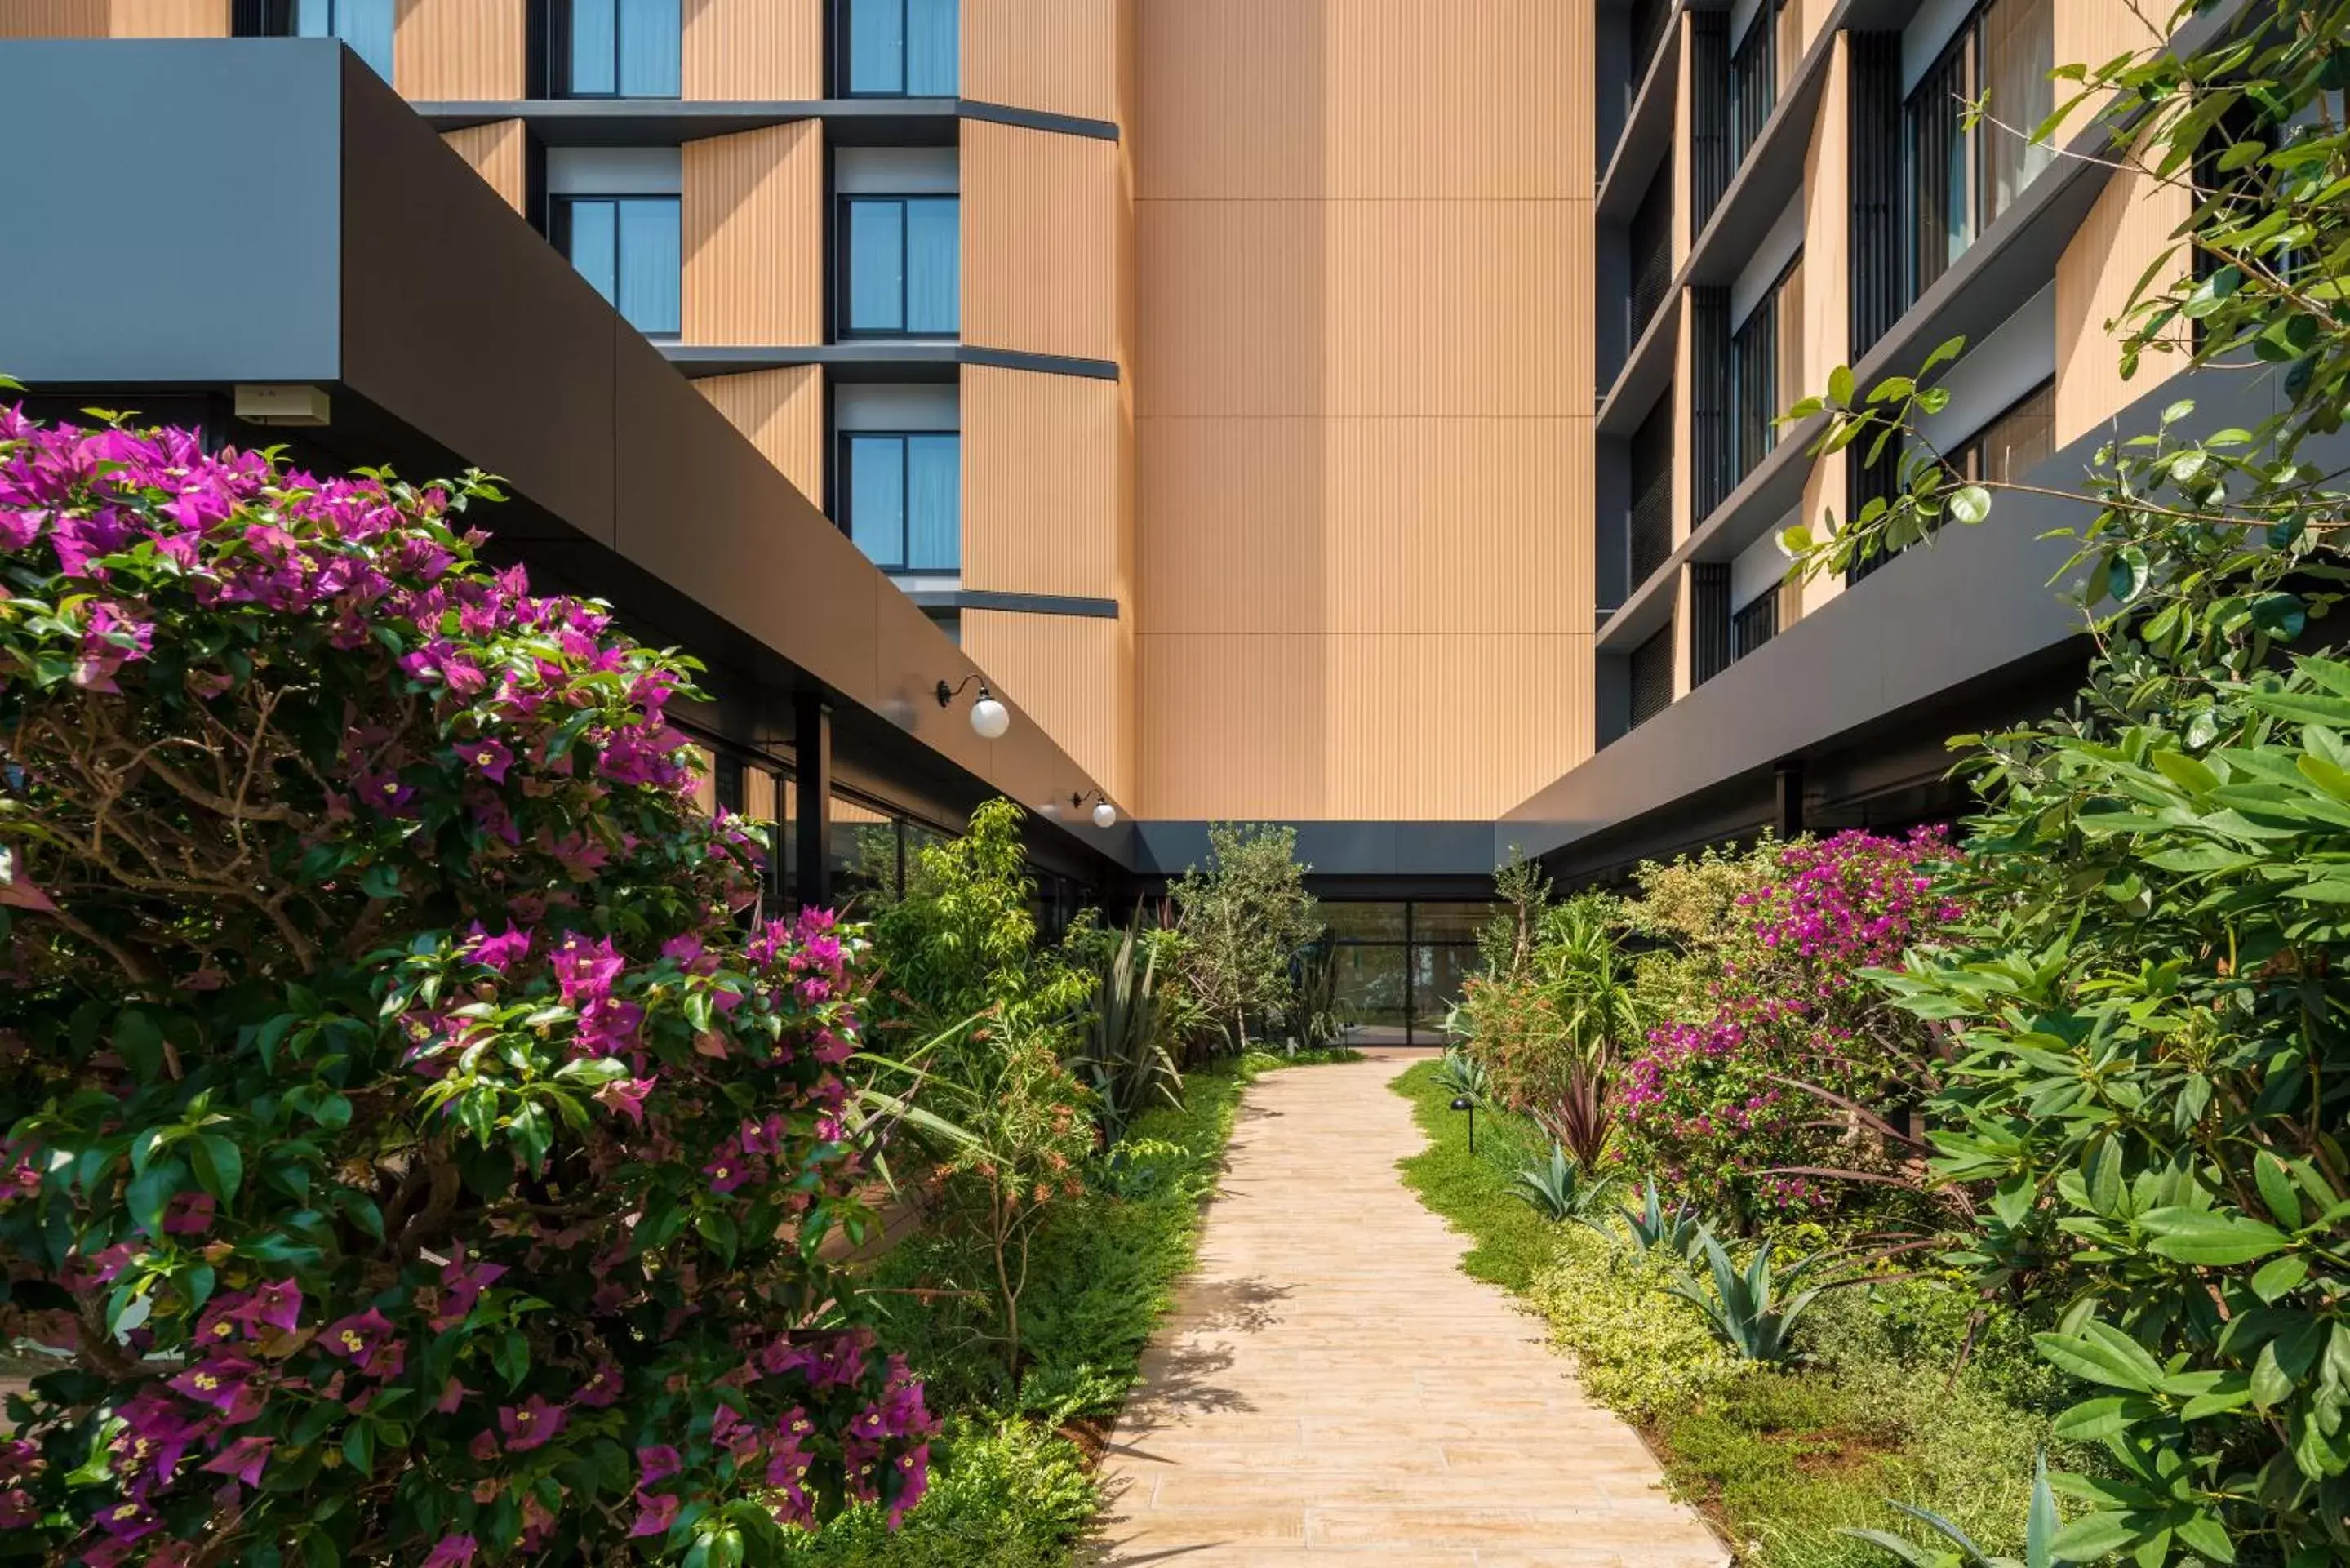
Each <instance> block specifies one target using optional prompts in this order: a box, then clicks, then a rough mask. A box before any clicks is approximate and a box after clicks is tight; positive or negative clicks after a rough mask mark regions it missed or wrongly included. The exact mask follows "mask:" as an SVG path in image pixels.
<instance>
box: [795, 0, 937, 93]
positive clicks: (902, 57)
mask: <svg viewBox="0 0 2350 1568" xmlns="http://www.w3.org/2000/svg"><path fill="white" fill-rule="evenodd" d="M896 3H897V6H898V40H899V43H898V80H899V84H900V85H899V88H898V90H897V91H895V92H889V91H887V90H883V89H879V88H863V89H862V90H860V89H858V88H857V87H856V86H855V85H854V81H855V77H854V69H855V66H856V56H855V54H854V52H853V50H854V43H855V37H856V29H855V27H854V26H853V25H852V23H851V16H852V14H853V13H854V12H855V10H856V8H857V6H858V4H859V0H832V4H831V5H829V6H828V7H827V11H828V13H829V15H830V18H831V22H832V36H833V47H832V50H831V55H832V76H833V82H832V87H833V93H832V96H833V97H835V98H839V99H866V100H871V99H881V100H884V101H887V100H889V99H926V98H957V97H960V96H961V95H962V0H954V3H953V12H954V21H955V32H954V45H955V50H954V52H955V79H954V85H953V86H952V87H951V88H950V89H949V90H948V91H946V92H942V93H939V92H920V93H918V92H916V91H914V90H913V88H911V87H910V86H909V85H906V80H907V77H908V76H909V75H910V71H909V68H908V67H909V62H910V57H911V56H912V53H913V50H912V44H913V28H912V26H910V24H909V22H908V20H907V16H908V12H909V10H910V6H911V5H912V0H896Z"/></svg>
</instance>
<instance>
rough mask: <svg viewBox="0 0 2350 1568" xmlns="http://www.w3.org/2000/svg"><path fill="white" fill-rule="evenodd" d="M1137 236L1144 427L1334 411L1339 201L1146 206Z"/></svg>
mask: <svg viewBox="0 0 2350 1568" xmlns="http://www.w3.org/2000/svg"><path fill="white" fill-rule="evenodd" d="M1146 156H1147V155H1146ZM1135 232H1136V244H1137V249H1138V252H1139V254H1138V257H1137V281H1138V292H1139V300H1138V304H1137V314H1138V318H1139V324H1138V327H1137V333H1138V336H1137V339H1136V346H1135V367H1134V373H1135V416H1136V418H1138V419H1141V420H1149V419H1154V418H1159V417H1161V416H1169V415H1202V414H1205V415H1217V416H1226V417H1230V416H1236V415H1258V416H1263V415H1284V414H1319V413H1323V412H1326V400H1325V396H1324V389H1325V386H1326V379H1327V378H1326V374H1325V370H1324V358H1323V356H1324V353H1325V351H1326V347H1327V345H1328V340H1329V330H1328V323H1327V317H1328V305H1327V298H1328V285H1327V281H1326V270H1327V263H1326V249H1327V247H1328V244H1329V213H1328V211H1327V203H1326V202H1295V201H1206V200H1201V201H1181V202H1138V203H1136V209H1135Z"/></svg>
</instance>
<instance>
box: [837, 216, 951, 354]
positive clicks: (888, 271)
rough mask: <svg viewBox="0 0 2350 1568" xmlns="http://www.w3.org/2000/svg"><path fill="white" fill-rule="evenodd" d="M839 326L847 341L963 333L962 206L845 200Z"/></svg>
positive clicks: (947, 335) (842, 227)
mask: <svg viewBox="0 0 2350 1568" xmlns="http://www.w3.org/2000/svg"><path fill="white" fill-rule="evenodd" d="M841 205H842V208H843V209H844V211H843V222H842V223H841V235H842V244H843V247H844V249H845V251H846V255H845V257H844V265H843V268H842V273H843V275H844V276H845V277H846V278H847V291H846V292H847V312H846V319H845V321H844V327H845V329H846V331H847V333H848V334H850V335H852V336H903V337H953V336H954V335H955V334H956V333H958V332H960V331H962V202H961V200H960V199H959V198H957V197H954V196H850V197H847V198H844V199H843V201H842V203H841Z"/></svg>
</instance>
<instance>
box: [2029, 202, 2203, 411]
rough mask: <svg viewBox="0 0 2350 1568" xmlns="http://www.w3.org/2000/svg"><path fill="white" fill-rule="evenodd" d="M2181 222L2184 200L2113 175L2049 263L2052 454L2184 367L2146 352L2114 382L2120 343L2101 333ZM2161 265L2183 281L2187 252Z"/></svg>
mask: <svg viewBox="0 0 2350 1568" xmlns="http://www.w3.org/2000/svg"><path fill="white" fill-rule="evenodd" d="M2189 216H2190V207H2189V202H2188V198H2187V193H2186V192H2184V191H2183V190H2181V189H2180V188H2178V186H2175V185H2164V184H2161V183H2159V182H2156V181H2155V180H2153V179H2151V178H2149V177H2147V176H2146V175H2143V174H2139V173H2137V172H2135V171H2132V172H2128V173H2123V174H2116V175H2115V176H2114V178H2113V180H2112V181H2111V182H2109V183H2108V184H2107V185H2106V189H2105V190H2104V192H2102V193H2100V194H2099V195H2098V197H2097V202H2096V205H2095V206H2094V207H2092V208H2090V209H2089V216H2088V218H2087V219H2086V220H2085V222H2084V223H2082V224H2081V227H2080V229H2079V231H2078V232H2076V233H2075V234H2074V236H2073V238H2072V240H2071V241H2070V242H2069V243H2068V244H2066V245H2065V247H2064V254H2063V255H2061V256H2059V257H2058V258H2057V259H2056V444H2057V445H2058V446H2060V447H2061V446H2064V444H2066V443H2067V442H2069V441H2074V440H2075V439H2077V438H2079V437H2081V436H2084V435H2086V434H2087V433H2088V432H2089V431H2092V430H2095V429H2096V428H2097V427H2098V426H2099V425H2102V424H2104V423H2105V422H2106V421H2108V420H2110V419H2112V418H2113V417H2114V416H2115V415H2116V414H2117V413H2119V412H2121V410H2123V409H2125V408H2126V407H2127V406H2128V405H2129V404H2131V403H2132V402H2135V401H2136V400H2137V399H2139V398H2141V397H2144V396H2145V395H2146V394H2147V392H2148V391H2150V390H2152V389H2154V388H2157V387H2159V386H2160V385H2162V383H2163V382H2164V381H2166V380H2168V379H2169V378H2170V377H2172V376H2173V375H2176V374H2177V373H2178V370H2179V369H2182V368H2183V367H2184V366H2185V364H2186V362H2187V356H2186V354H2185V353H2184V352H2183V351H2182V352H2174V353H2169V354H2164V353H2158V352H2157V351H2155V350H2153V349H2148V350H2147V352H2146V353H2145V355H2144V356H2143V357H2142V358H2140V359H2139V361H2138V369H2137V375H2136V376H2134V377H2132V378H2131V379H2128V380H2124V379H2122V373H2121V341H2120V339H2119V338H2118V337H2115V336H2114V335H2113V333H2111V332H2110V331H2108V330H2107V327H2108V324H2109V323H2112V322H2114V321H2116V320H2117V319H2118V318H2119V317H2120V316H2121V314H2122V312H2123V311H2124V310H2125V309H2126V308H2127V306H2128V305H2129V296H2130V291H2131V289H2132V288H2134V287H2135V286H2137V280H2138V279H2139V278H2140V277H2141V276H2143V275H2145V273H2146V270H2147V267H2149V266H2151V265H2153V264H2154V262H2155V260H2156V259H2157V258H2158V257H2159V256H2161V255H2162V254H2164V252H2165V251H2167V250H2170V249H2171V248H2172V247H2173V245H2174V244H2175V242H2174V241H2173V240H2172V238H2171V236H2172V235H2173V234H2176V233H2177V232H2178V229H2179V228H2180V227H2181V226H2183V225H2184V224H2185V223H2187V221H2188V219H2189ZM2168 265H2169V266H2170V268H2171V273H2172V275H2183V274H2184V273H2185V272H2186V271H2187V269H2188V265H2189V258H2188V254H2187V252H2186V251H2185V250H2184V249H2183V248H2181V249H2178V251H2177V252H2176V254H2174V255H2173V256H2172V258H2171V261H2170V263H2169V264H2168ZM2181 348H2182V349H2183V348H2184V343H2183V341H2182V343H2181Z"/></svg>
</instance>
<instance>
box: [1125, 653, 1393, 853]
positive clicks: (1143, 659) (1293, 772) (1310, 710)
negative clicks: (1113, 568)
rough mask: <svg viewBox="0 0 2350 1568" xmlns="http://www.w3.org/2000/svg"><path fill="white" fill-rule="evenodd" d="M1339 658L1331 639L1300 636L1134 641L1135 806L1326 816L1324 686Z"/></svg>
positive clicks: (1158, 811) (1161, 813)
mask: <svg viewBox="0 0 2350 1568" xmlns="http://www.w3.org/2000/svg"><path fill="white" fill-rule="evenodd" d="M1344 657H1345V653H1344V650H1343V649H1341V648H1340V646H1339V644H1338V643H1337V642H1336V640H1335V639H1328V638H1323V637H1318V636H1312V635H1281V636H1263V637H1148V636H1146V637H1139V638H1137V639H1135V707H1136V711H1138V712H1139V714H1140V715H1141V717H1142V721H1143V724H1142V733H1141V736H1140V741H1139V745H1138V747H1137V749H1136V761H1137V764H1138V766H1139V774H1138V778H1137V787H1136V791H1135V809H1136V810H1137V811H1138V812H1139V813H1140V814H1141V815H1145V816H1152V817H1161V818H1174V819H1185V818H1200V817H1222V818H1226V819H1231V818H1236V817H1279V816H1305V817H1314V816H1323V815H1328V814H1327V813H1326V811H1325V810H1324V805H1323V803H1324V802H1325V801H1326V799H1328V796H1329V791H1328V788H1327V784H1328V778H1329V753H1328V749H1327V747H1326V743H1325V733H1326V728H1327V711H1328V699H1327V694H1326V685H1327V680H1328V671H1329V668H1330V666H1331V664H1332V663H1334V662H1335V661H1336V660H1337V659H1342V658H1344ZM1367 765H1371V764H1370V763H1368V762H1367V760H1366V759H1361V758H1356V759H1350V760H1349V761H1348V762H1347V767H1348V769H1349V770H1350V771H1351V770H1353V769H1356V768H1360V767H1364V766H1367Z"/></svg>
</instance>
